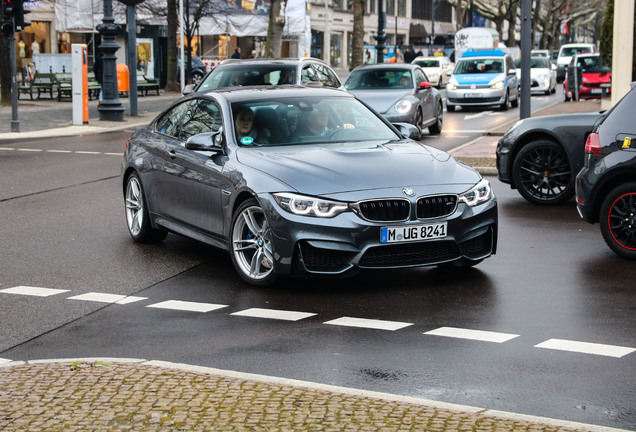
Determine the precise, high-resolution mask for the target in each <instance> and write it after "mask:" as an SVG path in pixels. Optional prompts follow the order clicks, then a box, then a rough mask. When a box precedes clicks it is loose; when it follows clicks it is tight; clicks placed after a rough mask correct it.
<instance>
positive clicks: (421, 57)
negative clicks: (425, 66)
mask: <svg viewBox="0 0 636 432" xmlns="http://www.w3.org/2000/svg"><path fill="white" fill-rule="evenodd" d="M444 57H446V56H419V57H415V58H414V59H413V61H415V60H440V59H443V58H444Z"/></svg>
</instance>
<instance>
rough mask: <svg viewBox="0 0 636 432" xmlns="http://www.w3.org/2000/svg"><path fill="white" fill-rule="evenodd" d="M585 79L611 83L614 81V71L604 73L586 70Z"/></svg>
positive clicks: (597, 82)
mask: <svg viewBox="0 0 636 432" xmlns="http://www.w3.org/2000/svg"><path fill="white" fill-rule="evenodd" d="M583 79H584V80H586V82H587V83H588V84H589V83H596V84H611V83H612V73H611V72H603V73H597V72H595V73H591V72H586V73H584V74H583Z"/></svg>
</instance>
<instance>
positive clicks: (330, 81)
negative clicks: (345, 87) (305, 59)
mask: <svg viewBox="0 0 636 432" xmlns="http://www.w3.org/2000/svg"><path fill="white" fill-rule="evenodd" d="M314 69H315V70H316V74H317V75H318V80H319V81H320V82H321V83H322V84H323V85H324V86H326V87H333V88H338V87H340V80H339V79H338V77H337V76H336V74H334V73H333V71H332V70H331V69H329V68H328V67H326V66H325V65H321V64H315V65H314Z"/></svg>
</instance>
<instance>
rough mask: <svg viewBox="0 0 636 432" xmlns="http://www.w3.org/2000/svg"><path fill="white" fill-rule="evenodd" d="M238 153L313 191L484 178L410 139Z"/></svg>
mask: <svg viewBox="0 0 636 432" xmlns="http://www.w3.org/2000/svg"><path fill="white" fill-rule="evenodd" d="M237 159H238V161H239V162H240V163H241V164H243V165H246V166H249V167H251V168H253V169H257V170H259V171H262V172H264V173H266V174H268V175H270V176H272V177H275V178H277V179H278V180H279V181H282V182H284V183H286V184H288V185H289V186H291V187H292V188H294V189H295V190H296V191H298V192H301V193H304V194H309V195H322V196H326V195H330V194H337V193H344V192H353V191H361V190H372V189H387V188H397V187H399V188H403V187H416V186H427V187H428V186H431V185H435V184H445V185H452V184H455V185H460V184H461V185H466V188H465V189H468V188H469V187H470V186H472V185H473V184H475V183H477V182H478V181H479V179H480V178H481V177H480V175H479V174H478V173H477V171H475V170H474V169H472V168H470V167H468V166H466V165H464V164H462V163H458V162H457V161H456V160H455V159H454V158H453V157H452V156H450V155H449V154H448V153H445V152H442V151H440V150H437V149H435V148H432V147H428V146H426V145H424V144H421V143H419V142H416V141H408V140H403V141H398V142H384V143H383V142H381V141H371V142H368V141H367V142H364V143H338V144H325V145H311V146H309V145H297V146H280V147H261V148H240V149H239V150H238V151H237ZM461 190H464V189H461ZM270 192H274V191H270Z"/></svg>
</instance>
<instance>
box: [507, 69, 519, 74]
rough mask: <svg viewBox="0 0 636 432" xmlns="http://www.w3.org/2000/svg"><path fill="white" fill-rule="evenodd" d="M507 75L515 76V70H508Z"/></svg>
mask: <svg viewBox="0 0 636 432" xmlns="http://www.w3.org/2000/svg"><path fill="white" fill-rule="evenodd" d="M508 75H517V69H509V70H508Z"/></svg>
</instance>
